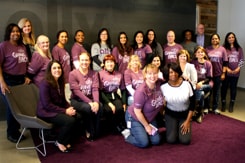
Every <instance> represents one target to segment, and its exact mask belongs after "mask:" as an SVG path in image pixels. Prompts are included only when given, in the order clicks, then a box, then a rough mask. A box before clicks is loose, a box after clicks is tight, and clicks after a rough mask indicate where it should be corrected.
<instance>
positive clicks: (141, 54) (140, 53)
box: [134, 44, 152, 68]
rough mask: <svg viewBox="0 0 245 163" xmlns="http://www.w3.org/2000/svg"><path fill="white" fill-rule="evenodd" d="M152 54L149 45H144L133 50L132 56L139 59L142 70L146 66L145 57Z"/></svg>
mask: <svg viewBox="0 0 245 163" xmlns="http://www.w3.org/2000/svg"><path fill="white" fill-rule="evenodd" d="M150 53H152V49H151V47H150V45H148V44H146V45H145V46H144V47H141V48H138V49H135V50H134V54H136V55H138V56H139V58H140V62H141V65H142V68H144V67H145V64H146V57H147V56H146V55H148V54H150Z"/></svg>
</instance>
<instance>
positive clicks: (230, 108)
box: [229, 101, 235, 113]
mask: <svg viewBox="0 0 245 163" xmlns="http://www.w3.org/2000/svg"><path fill="white" fill-rule="evenodd" d="M234 103H235V101H231V102H230V105H229V112H230V113H232V112H233V107H234Z"/></svg>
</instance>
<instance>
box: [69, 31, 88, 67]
mask: <svg viewBox="0 0 245 163" xmlns="http://www.w3.org/2000/svg"><path fill="white" fill-rule="evenodd" d="M84 38H85V35H84V32H83V30H81V29H79V30H77V31H76V32H75V37H74V41H75V43H74V44H73V46H72V48H71V56H72V63H73V67H74V68H75V69H79V67H80V62H79V55H80V54H81V53H83V52H87V50H86V49H85V48H84V46H83V41H84Z"/></svg>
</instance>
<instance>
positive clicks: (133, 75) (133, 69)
mask: <svg viewBox="0 0 245 163" xmlns="http://www.w3.org/2000/svg"><path fill="white" fill-rule="evenodd" d="M124 82H125V85H126V89H127V91H128V100H127V101H128V106H129V105H131V104H132V103H133V101H134V93H135V90H136V89H137V88H138V87H139V86H140V84H142V83H143V82H144V77H143V72H142V70H141V63H140V58H139V56H137V55H132V56H131V57H130V60H129V63H128V69H127V70H126V71H125V72H124Z"/></svg>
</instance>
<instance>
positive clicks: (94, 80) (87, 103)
mask: <svg viewBox="0 0 245 163" xmlns="http://www.w3.org/2000/svg"><path fill="white" fill-rule="evenodd" d="M79 62H80V67H79V69H74V70H73V71H72V72H70V75H69V83H70V87H71V91H72V96H71V105H72V106H73V107H74V108H75V109H76V110H77V112H80V113H81V114H82V115H84V116H83V119H84V124H85V130H86V138H87V139H88V140H89V141H93V139H94V138H95V137H96V136H98V131H99V122H100V116H101V111H102V108H101V107H102V105H101V104H100V102H99V77H98V72H96V71H93V70H91V69H90V64H91V57H90V55H89V54H88V53H87V52H83V53H82V54H80V55H79Z"/></svg>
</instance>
